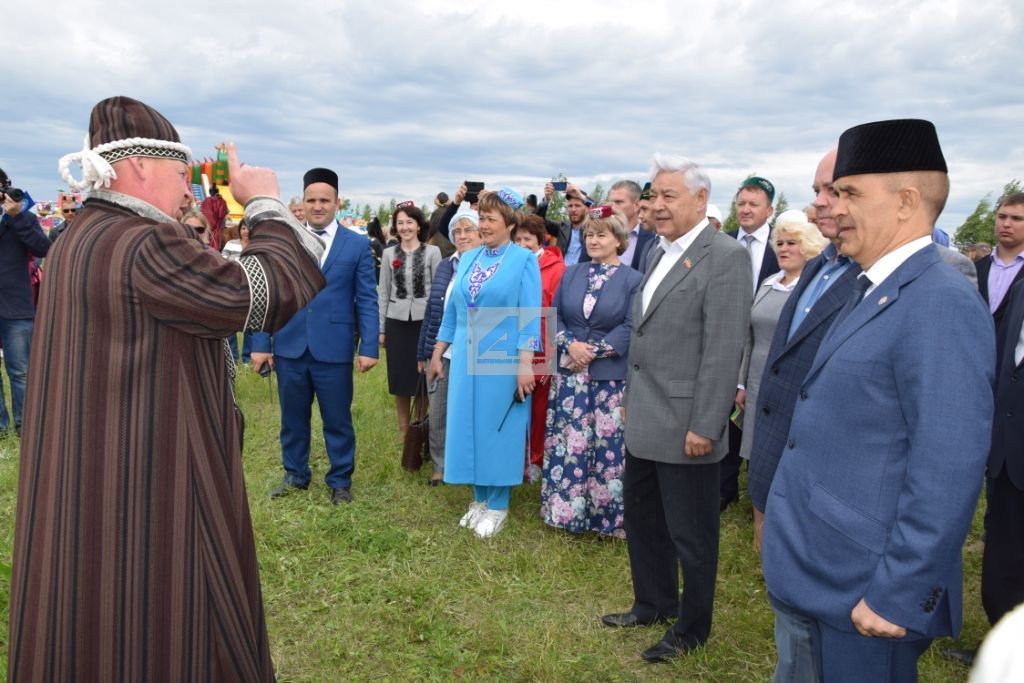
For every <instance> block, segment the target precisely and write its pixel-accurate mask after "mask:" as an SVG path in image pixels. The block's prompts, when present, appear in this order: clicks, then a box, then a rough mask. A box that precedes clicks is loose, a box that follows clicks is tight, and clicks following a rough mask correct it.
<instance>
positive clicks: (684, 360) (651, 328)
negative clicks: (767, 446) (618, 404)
mask: <svg viewBox="0 0 1024 683" xmlns="http://www.w3.org/2000/svg"><path fill="white" fill-rule="evenodd" d="M663 256H664V252H663V251H662V250H661V249H657V248H652V250H651V252H650V263H649V264H648V265H647V273H646V275H645V276H644V279H643V281H642V282H641V283H640V287H639V288H638V290H637V293H636V296H635V297H634V299H633V316H632V317H633V333H632V336H631V337H630V342H629V375H628V378H627V380H626V390H625V391H626V398H625V405H626V448H627V449H629V453H630V455H632V456H634V457H637V458H641V459H643V460H654V461H657V462H670V463H677V464H684V463H685V464H695V465H697V464H705V463H713V462H718V461H719V460H721V459H722V458H723V457H725V453H726V450H727V446H728V444H726V443H725V439H724V438H723V437H724V435H725V427H726V424H727V422H728V419H729V413H730V412H731V411H732V406H733V401H734V399H735V397H736V374H737V372H738V371H739V366H740V357H741V356H742V354H743V345H744V343H745V342H746V339H747V328H748V326H749V324H750V303H751V298H752V296H751V293H752V291H753V283H752V281H751V274H750V256H749V255H748V254H747V250H746V249H745V248H744V247H743V245H742V244H740V243H739V242H737V241H736V240H734V239H732V238H731V237H729V236H728V235H725V234H723V233H720V232H718V231H717V230H715V229H714V228H712V227H711V226H707V227H705V228H704V229H703V230H702V231H701V234H700V235H698V236H697V239H696V240H695V241H694V243H693V244H692V245H690V248H689V249H687V250H686V252H685V253H684V254H683V257H682V258H680V259H679V262H678V263H677V264H676V265H675V266H673V268H672V270H671V271H669V273H668V275H667V276H666V277H665V279H664V280H662V281H661V283H660V284H659V285H658V288H657V289H656V290H655V292H654V296H653V298H652V299H651V303H650V305H649V306H648V307H647V312H646V314H644V313H642V312H641V309H642V308H643V288H644V287H645V286H646V284H647V281H648V280H649V279H650V277H651V274H652V273H653V272H654V270H655V269H656V268H657V265H658V262H659V261H660V260H661V258H662V257H663ZM688 431H692V432H694V433H695V434H699V435H700V436H703V437H706V438H709V439H711V440H712V441H714V447H713V450H712V453H711V454H710V455H708V456H704V457H701V458H687V457H686V455H685V453H684V448H685V444H686V433H687V432H688Z"/></svg>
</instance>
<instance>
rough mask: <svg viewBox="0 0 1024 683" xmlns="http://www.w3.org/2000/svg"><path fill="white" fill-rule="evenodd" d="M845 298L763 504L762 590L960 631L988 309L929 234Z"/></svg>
mask: <svg viewBox="0 0 1024 683" xmlns="http://www.w3.org/2000/svg"><path fill="white" fill-rule="evenodd" d="M853 301H854V299H853V298H852V297H851V299H850V301H849V302H848V303H847V305H846V306H844V308H843V309H842V310H841V311H840V313H839V316H838V317H837V319H836V321H835V322H834V323H833V325H832V328H831V330H829V333H828V335H826V337H825V339H824V340H823V341H822V343H821V346H820V347H819V348H818V354H817V356H816V357H815V359H814V362H813V363H812V365H811V368H810V370H809V371H808V373H807V378H806V379H805V380H804V382H803V384H802V385H801V387H800V393H799V400H798V401H797V405H796V409H795V410H794V413H793V422H792V425H791V427H790V433H789V439H788V440H787V442H786V455H785V457H783V458H782V461H781V462H780V463H779V469H778V472H777V473H776V475H775V480H774V481H773V482H772V486H771V492H770V494H769V497H768V505H767V507H766V509H765V529H764V557H763V560H764V575H765V581H766V583H767V586H768V590H769V592H770V593H771V594H772V595H773V596H775V597H776V598H778V599H779V600H781V601H782V602H784V603H786V604H788V605H790V606H792V607H793V608H794V609H795V610H796V611H797V612H800V613H802V614H805V615H807V616H810V617H812V618H814V619H817V620H820V621H823V622H825V623H827V624H829V625H830V626H832V627H833V628H836V629H841V630H845V631H848V632H854V631H855V629H854V626H853V623H852V622H851V620H850V613H851V611H852V610H853V608H854V607H855V606H856V605H857V603H858V602H859V601H860V600H861V599H862V598H863V599H864V600H865V602H866V603H867V605H868V606H869V607H870V608H871V609H872V610H874V611H875V612H876V613H877V614H879V615H880V616H882V617H883V618H885V619H887V620H889V621H890V622H892V623H894V624H897V625H899V626H903V627H904V628H906V629H907V638H908V639H915V638H922V637H923V638H935V637H939V636H945V635H955V634H956V633H958V632H959V630H960V625H961V619H962V614H961V612H962V600H963V596H962V584H963V577H962V557H961V551H962V546H963V541H964V538H965V537H966V535H967V530H968V528H969V527H970V523H971V519H972V517H973V516H974V510H975V507H976V505H977V499H978V493H979V491H980V488H981V481H982V478H983V477H982V474H983V472H984V466H985V460H986V458H987V456H988V444H989V438H990V435H991V429H992V405H993V403H992V379H993V368H994V366H995V360H994V357H995V335H994V334H993V331H992V324H991V322H989V321H990V317H989V312H988V310H987V308H986V307H985V305H984V304H983V303H982V300H981V297H979V296H978V292H977V291H976V290H975V289H974V287H973V286H972V285H971V284H970V283H969V282H967V280H966V279H965V278H964V277H963V276H962V275H960V274H959V273H957V272H956V271H955V270H953V269H952V268H949V267H948V266H946V264H944V263H943V262H942V259H941V257H940V256H939V254H938V251H937V250H936V249H935V247H934V245H930V244H929V245H928V246H926V247H925V248H924V249H922V250H920V251H918V252H916V253H914V254H913V255H912V256H911V257H910V258H909V259H907V260H906V261H904V262H903V263H902V264H901V265H900V266H899V267H898V268H897V269H896V270H895V271H894V272H893V273H892V274H891V275H890V276H889V277H888V278H886V279H885V280H884V281H883V282H882V283H881V284H880V285H879V286H878V287H877V288H876V289H875V290H874V291H872V292H871V293H870V294H869V295H868V296H866V297H865V298H864V299H863V300H862V301H861V302H860V303H859V304H857V305H856V306H852V305H851V304H853Z"/></svg>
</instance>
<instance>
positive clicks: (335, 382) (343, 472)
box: [274, 349, 356, 489]
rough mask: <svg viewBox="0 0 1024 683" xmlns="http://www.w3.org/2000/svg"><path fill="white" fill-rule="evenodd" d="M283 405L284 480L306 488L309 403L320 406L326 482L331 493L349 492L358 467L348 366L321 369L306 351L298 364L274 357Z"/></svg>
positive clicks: (323, 365)
mask: <svg viewBox="0 0 1024 683" xmlns="http://www.w3.org/2000/svg"><path fill="white" fill-rule="evenodd" d="M274 365H275V367H276V368H277V391H278V396H279V397H280V399H281V454H282V460H283V464H284V471H285V478H286V479H287V480H288V481H289V482H290V483H292V484H293V485H295V486H303V487H304V486H308V485H309V481H310V479H311V478H312V473H311V472H310V470H309V444H310V419H311V418H312V416H313V398H314V397H315V398H316V400H317V403H318V404H319V406H320V417H321V419H322V420H323V423H324V444H325V446H326V448H327V458H328V460H330V463H331V466H330V469H329V470H328V471H327V476H326V477H324V479H325V481H326V482H327V486H328V487H329V488H332V489H336V488H349V487H350V486H351V485H352V473H353V472H354V471H355V463H356V434H355V430H354V429H353V428H352V410H351V408H352V363H325V362H324V361H318V360H316V359H315V358H313V356H312V354H310V352H309V350H308V349H307V350H306V352H305V353H304V354H303V355H302V356H301V357H300V358H283V357H281V356H276V355H275V356H274Z"/></svg>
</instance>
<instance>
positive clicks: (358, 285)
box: [252, 225, 380, 363]
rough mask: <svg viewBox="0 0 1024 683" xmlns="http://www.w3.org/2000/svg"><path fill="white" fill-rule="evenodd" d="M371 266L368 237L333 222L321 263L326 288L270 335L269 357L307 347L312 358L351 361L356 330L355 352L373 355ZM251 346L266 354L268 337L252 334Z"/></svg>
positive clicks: (375, 327) (375, 326)
mask: <svg viewBox="0 0 1024 683" xmlns="http://www.w3.org/2000/svg"><path fill="white" fill-rule="evenodd" d="M373 266H374V258H373V252H372V251H371V250H370V241H369V240H368V239H367V238H365V237H363V236H362V235H357V234H356V233H354V232H352V231H351V230H349V229H348V228H346V227H344V226H340V225H339V226H338V231H337V232H336V233H335V235H334V241H333V242H332V243H331V250H330V252H328V254H327V259H326V260H325V261H324V264H323V266H321V270H323V273H324V277H326V278H327V286H326V287H324V288H323V289H322V290H320V293H319V294H317V295H316V296H315V297H313V300H312V301H310V302H309V304H308V305H307V306H306V307H305V308H303V309H302V310H301V311H299V312H298V313H296V314H295V315H294V316H293V317H292V319H291V320H289V321H288V323H287V324H286V325H285V326H284V327H282V328H281V329H280V330H278V332H277V334H275V335H274V337H273V352H274V355H277V356H283V357H284V358H299V357H301V356H302V354H304V353H305V352H306V349H309V352H310V353H311V354H312V355H313V358H315V359H316V360H319V361H324V362H327V363H351V362H352V360H353V357H354V355H355V336H356V332H358V333H359V337H360V345H359V355H360V356H367V357H369V358H377V356H378V350H377V349H378V343H377V340H378V337H379V335H380V322H379V321H378V318H377V317H378V309H377V287H376V285H375V283H374V279H373ZM252 350H253V351H255V352H259V353H270V351H271V338H270V335H269V334H267V333H265V332H259V333H256V334H253V340H252Z"/></svg>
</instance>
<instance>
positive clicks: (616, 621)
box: [601, 612, 668, 628]
mask: <svg viewBox="0 0 1024 683" xmlns="http://www.w3.org/2000/svg"><path fill="white" fill-rule="evenodd" d="M667 621H668V617H655V618H654V619H641V618H640V617H638V616H637V615H635V614H633V613H632V612H619V613H614V614H606V615H604V616H603V617H601V623H602V624H604V625H605V626H608V627H611V628H634V627H636V626H650V625H652V624H664V623H665V622H667Z"/></svg>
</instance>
